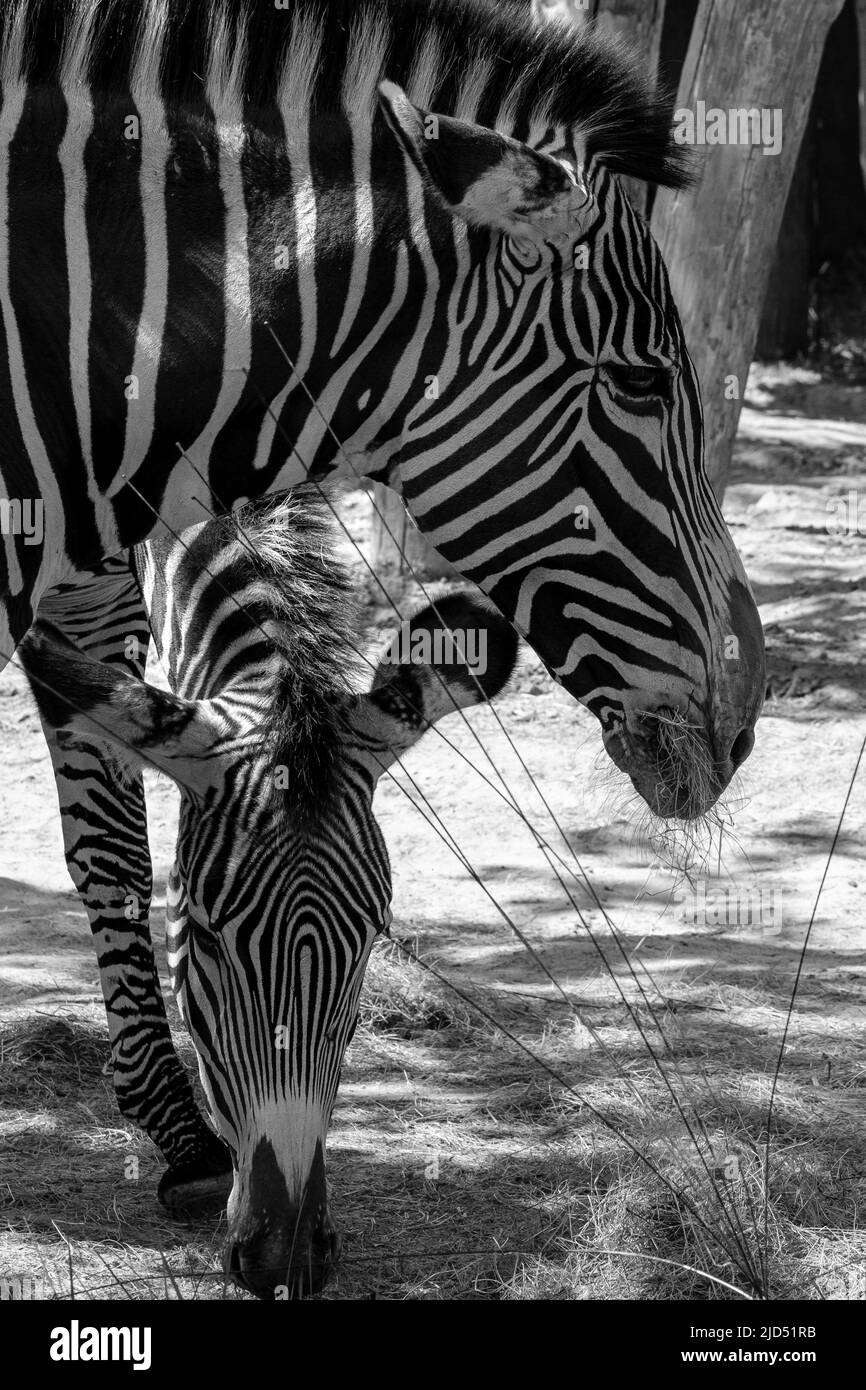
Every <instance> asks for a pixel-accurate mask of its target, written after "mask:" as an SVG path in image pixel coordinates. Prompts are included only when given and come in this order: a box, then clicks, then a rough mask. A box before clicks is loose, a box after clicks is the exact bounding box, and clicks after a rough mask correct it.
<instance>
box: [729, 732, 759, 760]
mask: <svg viewBox="0 0 866 1390" xmlns="http://www.w3.org/2000/svg"><path fill="white" fill-rule="evenodd" d="M754 746H755V731H754V729H741V730H740V732H739V733H738V734H737V737H736V738H735V739H734V741H733V743H732V744H731V762H732V763H733V765H734V767H735V768H738V767H739V766H740V764H741V763H744V762H745V761H746V759H747V758H748V756H749V754H750V753H751V751H752V749H753V748H754Z"/></svg>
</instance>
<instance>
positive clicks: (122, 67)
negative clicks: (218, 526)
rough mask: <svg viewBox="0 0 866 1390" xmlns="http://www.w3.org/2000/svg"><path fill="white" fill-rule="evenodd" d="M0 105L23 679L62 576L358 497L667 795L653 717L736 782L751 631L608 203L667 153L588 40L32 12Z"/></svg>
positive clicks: (597, 39) (212, 3)
mask: <svg viewBox="0 0 866 1390" xmlns="http://www.w3.org/2000/svg"><path fill="white" fill-rule="evenodd" d="M527 10H528V7H527ZM383 79H387V81H386V82H385V85H384V86H382V85H381V84H382V80H383ZM394 84H396V85H394ZM404 92H405V94H408V99H407V95H404ZM0 101H2V105H0V427H2V430H3V437H4V454H3V458H2V460H0V473H2V477H3V484H4V487H5V489H6V491H7V494H8V495H9V496H36V497H39V498H41V499H42V500H43V501H44V504H45V541H44V544H43V545H42V546H41V547H36V546H33V547H28V546H25V545H24V544H23V541H22V539H21V538H20V537H13V536H7V537H4V540H5V546H4V551H5V561H4V565H5V569H4V573H3V574H2V575H0V581H2V588H3V592H4V593H5V594H6V595H7V602H6V605H5V609H4V614H5V616H4V620H3V623H2V624H0V626H2V627H3V631H0V652H5V653H7V654H8V652H9V651H10V650H11V648H12V646H13V645H14V643H15V642H16V641H17V640H18V639H19V638H20V637H21V635H22V634H23V631H24V630H25V629H26V627H27V624H28V623H29V621H30V620H31V617H32V613H33V609H34V606H35V605H36V604H38V601H39V599H40V598H41V596H42V594H43V593H45V592H47V591H48V590H49V589H50V588H51V587H52V586H53V585H55V584H56V583H57V582H59V581H63V580H67V581H68V580H70V579H71V578H74V576H75V575H77V574H81V573H83V572H84V571H86V570H87V569H88V568H90V567H92V566H93V565H95V564H98V563H99V562H100V561H101V559H102V557H103V556H105V555H106V554H111V553H114V552H116V551H117V550H118V549H119V548H121V547H123V546H128V545H131V544H133V543H134V542H136V541H138V540H140V539H142V538H143V537H145V536H147V535H150V534H153V533H154V532H155V531H156V530H158V529H159V528H160V526H162V525H164V524H168V525H170V526H171V527H172V528H174V529H181V528H182V527H183V526H186V525H189V524H193V523H195V522H197V521H198V520H200V517H201V511H200V507H201V503H205V504H206V505H211V506H214V507H215V508H216V509H220V508H223V507H228V506H231V505H232V504H234V503H235V502H237V501H238V500H239V499H243V498H245V497H253V496H258V495H260V494H261V493H263V492H266V491H271V490H278V489H282V488H286V487H290V486H294V485H295V484H297V483H298V482H300V481H301V480H303V479H304V478H305V477H306V476H308V474H310V473H312V474H315V475H321V474H324V473H327V472H330V471H334V470H342V471H343V472H346V471H355V472H357V473H358V474H370V475H374V476H377V477H379V478H382V479H385V480H387V481H389V482H390V483H391V484H392V485H394V486H395V487H398V488H399V489H400V490H401V491H402V493H403V496H404V498H405V500H406V503H407V505H408V507H409V509H410V511H411V512H412V513H413V515H414V516H415V518H416V520H417V521H418V523H419V524H420V526H421V528H422V530H424V531H425V533H426V534H427V535H428V536H429V537H430V539H431V540H432V541H433V542H434V544H435V545H436V546H437V547H438V548H439V549H440V550H441V551H442V553H443V554H444V555H445V556H446V557H447V558H448V559H449V560H450V561H451V562H452V563H453V564H454V566H455V567H456V568H457V569H458V571H459V572H461V573H462V574H464V575H465V576H467V577H468V578H471V579H473V580H475V581H476V582H477V583H479V584H480V585H481V587H482V588H483V589H484V590H485V591H486V592H487V593H488V594H489V595H490V597H491V598H492V599H493V601H494V602H495V603H496V605H497V607H498V608H499V609H500V611H501V612H502V613H503V614H504V615H505V616H506V617H508V618H509V620H511V621H512V622H514V623H515V624H516V625H517V626H518V627H519V629H520V630H521V631H522V632H523V633H524V634H525V636H526V637H527V640H528V641H529V642H530V644H531V645H532V646H533V647H534V648H535V650H536V651H537V652H538V653H539V654H540V656H541V657H542V659H543V660H544V662H545V663H546V665H547V666H548V668H549V669H550V670H551V672H552V673H553V674H554V675H555V676H556V678H557V679H559V680H561V681H562V683H563V684H564V685H565V687H566V688H567V689H568V690H569V691H571V692H572V693H573V694H574V695H575V696H577V697H578V698H579V699H581V700H582V701H584V702H585V703H586V704H587V705H588V706H589V707H590V708H591V709H592V710H593V711H594V712H595V713H596V714H597V715H598V716H599V718H600V720H601V722H602V725H603V728H604V731H605V736H606V738H608V739H609V740H612V745H615V746H616V747H617V748H618V750H619V753H618V756H619V760H620V761H621V762H622V763H623V765H624V766H626V767H627V768H628V770H629V771H630V772H631V773H632V775H633V777H634V779H635V781H636V784H637V785H638V786H639V787H640V788H641V790H642V791H643V792H644V794H645V795H647V798H648V799H649V800H651V801H652V799H653V797H652V795H651V793H650V792H649V791H648V790H647V788H648V786H649V782H648V780H647V779H648V778H650V777H651V769H649V770H648V764H650V763H651V762H652V757H651V753H652V750H651V749H650V750H647V748H646V747H645V746H644V740H643V737H642V735H641V733H640V729H641V719H642V717H643V715H645V714H646V713H649V714H653V713H654V712H655V711H656V710H658V709H660V708H664V709H678V710H680V711H682V712H683V713H684V714H687V715H688V717H689V718H690V719H691V720H692V721H693V722H696V723H698V724H699V725H700V726H701V727H702V728H703V730H704V734H705V738H706V741H707V745H708V748H709V750H710V753H711V756H712V759H713V761H714V763H715V765H716V768H717V774H718V776H717V783H718V786H717V788H716V790H718V789H719V788H720V787H721V786H722V785H724V782H725V781H726V780H727V778H728V777H729V776H730V774H731V771H732V769H733V765H734V763H735V762H736V760H737V754H736V750H737V747H739V748H740V749H742V747H743V746H744V745H743V743H742V740H740V743H739V744H738V739H740V736H741V734H744V735H748V736H749V737H750V730H751V726H752V724H753V723H754V720H755V717H756V714H757V710H758V707H759V704H760V699H761V686H762V681H761V659H762V650H761V640H760V630H759V626H758V623H757V617H756V613H755V609H754V604H753V602H752V599H751V596H750V594H749V591H748V586H747V584H746V581H745V576H744V575H743V572H742V567H741V565H740V563H739V560H738V558H737V556H736V552H735V550H734V547H733V544H732V542H731V539H730V536H729V535H728V532H727V530H726V527H725V525H724V522H723V521H722V518H721V515H720V513H719V509H718V507H717V505H716V502H715V500H714V498H713V495H712V492H711V490H710V488H709V485H708V483H707V480H706V477H705V474H704V470H703V462H702V443H701V421H700V404H699V397H698V390H697V384H696V381H695V377H694V373H693V371H692V368H691V364H690V362H689V359H688V355H687V353H686V350H685V345H684V343H683V340H682V332H681V329H680V325H679V320H678V317H677V313H676V308H675V305H674V304H673V301H672V298H671V295H670V290H669V287H668V283H667V278H666V275H665V272H664V267H663V266H662V264H661V261H660V257H659V254H658V251H657V249H656V247H655V244H654V242H653V241H652V238H651V236H650V234H649V231H648V229H647V228H646V227H645V225H644V224H643V223H642V222H641V221H640V219H638V218H637V217H636V216H635V215H634V214H633V212H632V211H631V209H630V208H629V206H628V203H627V201H626V199H625V197H624V194H623V192H622V189H621V188H620V186H619V185H618V183H617V180H616V178H615V173H616V172H617V171H625V172H627V173H629V174H632V175H635V176H637V177H644V178H647V179H651V180H657V181H661V182H667V183H677V182H680V181H681V180H682V178H683V170H682V164H681V160H680V153H681V152H680V151H679V150H678V149H677V147H675V146H674V145H673V143H672V140H671V137H670V132H669V130H668V121H667V115H666V112H665V108H664V105H663V103H661V102H660V101H657V100H656V99H655V98H654V97H653V96H652V95H651V94H650V93H649V92H648V90H647V88H646V86H645V83H644V81H643V78H642V77H640V76H639V75H638V74H636V73H635V72H634V71H633V70H632V69H631V68H630V66H629V64H628V62H627V61H626V60H625V59H624V58H623V57H622V56H621V55H618V54H617V53H616V52H615V51H614V50H612V49H611V48H610V47H609V46H608V44H607V42H606V40H605V39H604V38H603V37H602V36H601V35H599V34H596V33H594V32H592V31H589V30H586V29H584V31H582V32H581V33H580V34H578V35H569V34H566V33H565V32H564V31H562V32H559V31H556V30H553V29H550V30H546V31H544V32H537V31H536V30H535V29H534V28H533V26H532V25H531V23H530V20H529V17H528V13H527V16H526V17H525V18H521V17H520V14H519V12H518V10H517V8H516V7H512V6H510V5H508V6H505V5H503V6H491V5H489V4H486V3H484V2H483V0H358V3H355V0H351V2H350V0H330V3H327V4H326V3H325V0H293V3H290V4H289V5H288V6H287V7H286V8H279V9H278V8H277V7H276V6H273V5H263V4H255V5H254V4H251V3H249V0H98V3H95V4H94V3H93V0H78V3H72V4H70V3H68V0H12V3H10V5H9V7H8V10H7V15H6V21H5V25H4V29H3V38H2V49H0ZM413 103H414V105H413ZM431 113H435V114H431ZM449 117H456V118H457V119H458V120H459V121H460V122H463V123H464V124H462V125H457V124H455V123H454V122H453V121H451V122H450V123H449ZM430 120H432V121H433V123H434V124H433V126H432V127H431V128H430V130H431V131H432V132H433V134H434V135H435V138H430V139H427V134H428V133H430V132H428V128H427V124H426V123H427V122H428V121H430ZM494 132H495V134H494ZM572 204H574V205H575V206H576V207H577V205H578V204H579V207H577V210H576V211H575V215H574V219H573V220H572V222H571V223H569V222H568V220H567V219H566V221H562V216H564V211H563V210H564V208H565V207H566V205H568V206H569V207H570V206H572ZM584 250H585V251H586V255H587V259H586V264H585V266H584V265H583V262H582V261H581V268H579V269H575V268H574V265H575V254H576V253H582V252H583V251H584ZM291 364H294V366H295V367H296V368H297V372H298V375H293V374H292V371H291ZM299 377H300V378H301V379H300V380H299ZM179 446H180V452H179ZM199 472H200V473H201V474H202V476H203V478H204V479H206V480H207V481H206V482H205V481H201V480H200V478H199V476H198V473H199ZM208 489H210V492H208ZM203 493H206V494H208V495H206V496H202V494H203ZM584 507H585V508H586V509H587V513H586V515H587V517H588V521H587V524H586V525H585V526H584V527H582V528H580V529H578V528H577V527H576V526H575V515H576V509H580V508H584ZM157 518H161V519H162V520H158V519H157ZM732 635H733V636H734V637H735V638H736V640H737V644H738V651H739V656H737V657H736V658H734V665H732V664H731V659H730V657H729V656H728V655H726V653H727V651H728V646H729V644H728V645H726V643H727V639H728V638H729V637H730V636H732ZM714 794H715V793H714ZM656 801H657V802H658V809H660V810H662V811H663V812H665V810H666V807H665V804H664V798H661V799H660V798H658V797H657V798H656Z"/></svg>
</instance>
